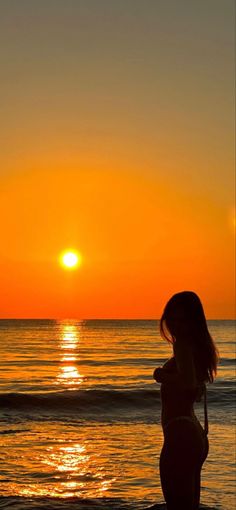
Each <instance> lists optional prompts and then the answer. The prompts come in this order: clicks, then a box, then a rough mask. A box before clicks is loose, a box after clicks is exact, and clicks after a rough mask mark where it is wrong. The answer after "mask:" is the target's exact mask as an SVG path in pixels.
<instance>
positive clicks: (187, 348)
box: [153, 291, 218, 510]
mask: <svg viewBox="0 0 236 510" xmlns="http://www.w3.org/2000/svg"><path fill="white" fill-rule="evenodd" d="M160 332H161V335H162V337H163V338H165V339H166V340H168V341H169V342H171V343H172V345H173V357H172V358H171V359H169V360H168V361H167V362H166V363H165V364H164V365H163V367H162V368H156V369H155V371H154V374H153V377H154V379H155V380H156V381H157V382H158V383H161V401H162V415H161V422H162V428H163V434H164V444H163V448H162V451H161V455H160V477H161V485H162V491H163V495H164V498H165V501H166V504H167V510H197V509H198V508H199V502H200V476H201V468H202V465H203V462H204V461H205V459H206V457H207V454H208V448H209V445H208V438H207V433H208V420H207V406H206V385H205V383H206V382H213V380H214V376H215V375H216V367H217V361H218V351H217V349H216V347H215V345H214V342H213V340H212V338H211V336H210V333H209V331H208V329H207V323H206V318H205V315H204V311H203V307H202V304H201V301H200V299H199V297H198V296H197V295H196V294H195V293H194V292H190V291H184V292H179V293H178V294H175V295H174V296H172V298H171V299H170V300H169V301H168V303H167V304H166V306H165V309H164V312H163V315H162V317H161V320H160ZM203 395H204V411H205V426H204V429H203V428H202V426H201V424H200V422H199V421H198V419H197V417H196V415H195V414H194V409H193V404H194V401H200V400H201V397H202V396H203Z"/></svg>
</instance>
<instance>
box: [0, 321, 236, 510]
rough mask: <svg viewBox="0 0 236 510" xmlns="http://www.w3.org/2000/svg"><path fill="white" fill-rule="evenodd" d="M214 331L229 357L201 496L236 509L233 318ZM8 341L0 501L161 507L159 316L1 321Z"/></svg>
mask: <svg viewBox="0 0 236 510" xmlns="http://www.w3.org/2000/svg"><path fill="white" fill-rule="evenodd" d="M208 327H209V330H210V332H211V333H212V336H213V338H214V339H215V341H216V344H217V346H218V348H219V351H220V365H219V370H218V376H217V378H216V381H215V383H214V384H213V385H208V390H207V393H208V414H209V442H210V450H209V455H208V457H207V460H206V462H205V464H204V466H203V471H202V491H201V503H202V508H206V509H221V510H232V508H233V507H234V490H235V488H234V480H235V478H234V474H233V472H232V470H233V465H234V452H233V445H234V366H235V361H234V343H233V342H234V322H233V321H220V320H218V321H209V322H208ZM0 345H1V373H2V379H1V389H0V393H1V395H0V402H1V422H0V443H1V472H0V480H1V488H0V506H1V508H12V509H16V510H21V509H40V508H42V509H46V508H47V509H54V508H55V509H57V508H58V509H63V510H64V509H66V508H72V509H73V508H76V509H83V510H85V509H91V510H93V509H94V510H95V509H97V510H99V509H101V510H102V509H104V510H105V509H106V510H113V509H114V510H126V509H127V510H128V509H129V510H134V509H136V510H139V509H140V510H141V509H142V510H146V509H149V508H150V509H152V510H159V509H163V510H164V508H165V506H164V499H163V495H162V491H161V485H160V478H159V469H158V462H159V455H160V451H161V448H162V442H163V434H162V429H161V425H160V411H161V407H160V393H159V386H158V384H156V383H155V382H154V381H153V378H152V373H153V370H154V368H155V367H156V366H160V365H162V364H163V363H164V362H165V361H166V360H167V359H168V358H169V357H170V356H171V354H172V353H171V346H170V345H169V344H168V343H167V342H165V341H164V340H163V339H161V338H160V335H159V333H158V321H154V320H152V321H148V320H147V321H144V320H129V321H128V320H123V321H121V320H86V321H77V320H23V319H22V320H1V321H0ZM196 414H197V416H198V417H199V420H200V421H201V422H202V423H203V403H202V402H200V403H198V404H196ZM222 438H223V440H222ZM154 505H155V506H154Z"/></svg>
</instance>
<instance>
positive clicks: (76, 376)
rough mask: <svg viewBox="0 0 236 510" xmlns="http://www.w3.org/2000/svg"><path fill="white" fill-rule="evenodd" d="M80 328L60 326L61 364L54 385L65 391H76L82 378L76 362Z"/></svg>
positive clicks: (67, 325) (69, 325) (70, 325)
mask: <svg viewBox="0 0 236 510" xmlns="http://www.w3.org/2000/svg"><path fill="white" fill-rule="evenodd" d="M79 335H80V327H79V324H78V326H75V325H74V324H65V325H63V324H62V332H61V335H60V348H61V363H60V367H59V374H58V376H57V379H56V382H55V384H58V385H60V386H65V387H66V388H67V389H71V390H75V389H78V387H79V386H80V384H81V383H82V382H83V380H84V377H83V375H81V374H80V372H79V370H78V368H77V366H76V362H77V361H78V360H79V344H80V337H79Z"/></svg>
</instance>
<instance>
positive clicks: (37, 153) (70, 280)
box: [0, 0, 235, 319]
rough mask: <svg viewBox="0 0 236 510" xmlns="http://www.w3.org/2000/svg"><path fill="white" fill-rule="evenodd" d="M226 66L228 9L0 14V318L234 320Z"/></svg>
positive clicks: (151, 2) (70, 5)
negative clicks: (165, 314) (189, 301)
mask: <svg viewBox="0 0 236 510" xmlns="http://www.w3.org/2000/svg"><path fill="white" fill-rule="evenodd" d="M234 58H235V56H234V1H233V0H225V1H224V2H222V0H198V1H195V0H188V1H187V0H178V2H176V0H125V1H124V0H119V1H117V0H99V1H98V0H40V1H39V0H21V1H20V2H19V1H18V0H9V1H8V2H5V1H0V60H1V66H0V74H1V77H0V78H1V90H0V101H1V126H0V139H1V151H0V218H1V243H0V277H1V298H0V317H1V318H79V319H86V318H87V319H88V318H140V319H142V318H154V319H155V318H159V317H160V315H161V313H162V310H163V307H164V305H165V303H166V301H167V300H168V299H169V297H171V295H172V294H173V293H175V292H179V291H181V290H193V291H195V292H197V293H198V294H199V296H200V298H201V300H202V302H203V305H204V309H205V312H206V315H207V318H209V319H217V318H233V316H234V310H235V304H234V303H235V297H234V227H235V220H234V217H235V216H234V139H235V131H234ZM67 249H74V250H77V251H78V252H79V253H80V255H81V264H80V266H79V267H78V268H77V269H76V270H74V271H68V270H66V269H65V268H63V267H62V266H61V265H60V263H59V257H60V254H61V253H62V252H63V251H65V250H67Z"/></svg>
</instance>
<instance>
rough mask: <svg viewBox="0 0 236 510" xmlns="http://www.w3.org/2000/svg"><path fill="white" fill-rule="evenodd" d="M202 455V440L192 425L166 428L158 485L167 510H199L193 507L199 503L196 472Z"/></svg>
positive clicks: (184, 422)
mask: <svg viewBox="0 0 236 510" xmlns="http://www.w3.org/2000/svg"><path fill="white" fill-rule="evenodd" d="M203 452H204V439H203V436H202V433H201V430H200V429H199V428H198V427H197V426H196V425H195V424H194V423H191V422H189V421H187V420H178V421H175V422H172V423H171V424H170V425H169V426H168V428H167V431H166V434H165V441H164V445H163V448H162V452H161V456H160V477H161V485H162V490H163V494H164V498H165V501H166V504H167V510H176V509H177V508H181V510H195V508H198V507H196V505H195V502H196V503H197V499H199V496H198V492H199V487H198V488H197V487H196V484H199V479H198V478H197V476H196V470H197V468H198V467H199V466H200V465H201V462H202V458H203ZM194 505H195V506H194Z"/></svg>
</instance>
